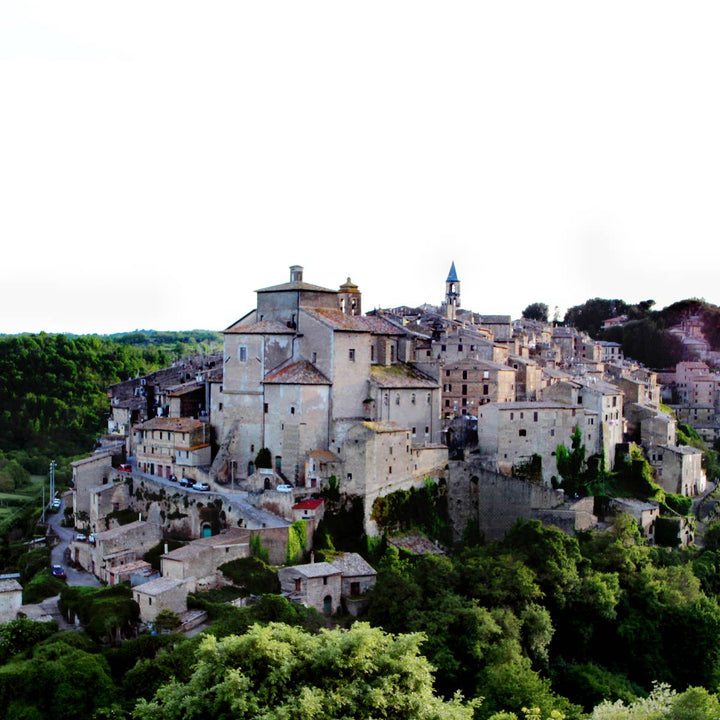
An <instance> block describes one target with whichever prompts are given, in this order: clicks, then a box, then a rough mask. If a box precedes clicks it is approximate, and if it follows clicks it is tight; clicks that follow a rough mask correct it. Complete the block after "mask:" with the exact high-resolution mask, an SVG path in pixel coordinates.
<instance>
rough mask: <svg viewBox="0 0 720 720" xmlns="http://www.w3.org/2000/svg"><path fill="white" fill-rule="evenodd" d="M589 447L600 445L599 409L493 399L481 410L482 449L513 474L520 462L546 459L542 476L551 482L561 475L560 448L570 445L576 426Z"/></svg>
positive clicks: (543, 461) (543, 463) (479, 433)
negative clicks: (562, 445)
mask: <svg viewBox="0 0 720 720" xmlns="http://www.w3.org/2000/svg"><path fill="white" fill-rule="evenodd" d="M576 427H577V428H579V429H580V431H581V433H582V438H583V443H584V444H585V445H586V446H587V447H597V446H598V430H599V418H598V415H597V413H595V412H591V411H590V410H587V409H585V408H583V407H582V406H579V405H576V406H571V405H567V404H565V403H561V402H557V401H552V400H543V401H539V402H514V403H490V404H489V405H483V406H482V407H481V408H480V412H479V413H478V449H479V451H480V454H481V455H482V456H483V457H484V458H485V459H486V460H487V461H489V462H490V463H491V464H492V465H494V466H495V467H496V468H497V469H498V470H499V471H500V472H501V473H504V474H508V475H509V474H511V473H512V472H513V469H514V468H516V467H517V466H518V465H521V464H524V463H526V462H528V461H530V460H532V457H533V455H539V456H540V457H541V459H542V476H543V480H544V481H545V483H546V484H549V483H550V481H551V478H552V477H553V476H557V475H558V471H557V462H556V459H555V457H556V450H557V446H558V445H559V444H560V443H563V444H564V445H565V446H566V447H568V448H570V447H571V444H572V441H571V436H572V434H573V432H574V431H575V428H576Z"/></svg>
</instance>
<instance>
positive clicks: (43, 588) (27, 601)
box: [22, 568, 67, 605]
mask: <svg viewBox="0 0 720 720" xmlns="http://www.w3.org/2000/svg"><path fill="white" fill-rule="evenodd" d="M66 587H67V586H66V585H65V583H64V582H63V581H62V580H59V579H58V578H56V577H53V576H52V575H51V574H50V570H49V569H48V568H45V569H43V570H41V571H40V572H38V573H36V574H35V576H34V577H33V579H32V580H30V582H29V583H28V584H27V585H25V587H24V588H23V594H22V601H23V605H34V604H35V603H39V602H42V601H43V600H45V599H46V598H49V597H54V596H55V595H59V594H60V592H61V591H62V590H63V589H64V588H66Z"/></svg>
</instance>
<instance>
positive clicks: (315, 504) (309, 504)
mask: <svg viewBox="0 0 720 720" xmlns="http://www.w3.org/2000/svg"><path fill="white" fill-rule="evenodd" d="M322 504H323V501H322V500H321V499H320V498H308V499H307V500H303V501H302V502H299V503H297V504H296V505H293V506H292V509H293V510H317V509H318V508H319V507H320V506H321V505H322Z"/></svg>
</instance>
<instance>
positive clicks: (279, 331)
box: [225, 320, 295, 335]
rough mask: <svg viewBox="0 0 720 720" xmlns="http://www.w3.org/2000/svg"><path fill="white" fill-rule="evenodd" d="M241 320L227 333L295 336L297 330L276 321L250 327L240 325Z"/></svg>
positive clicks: (264, 321)
mask: <svg viewBox="0 0 720 720" xmlns="http://www.w3.org/2000/svg"><path fill="white" fill-rule="evenodd" d="M240 322H241V320H238V322H236V323H235V324H234V325H231V326H230V327H229V328H228V329H227V330H225V332H226V333H228V334H230V333H233V334H235V335H294V334H295V330H294V329H293V328H289V327H288V326H287V325H283V324H282V323H279V322H276V321H275V320H260V321H258V322H255V323H250V324H249V325H240Z"/></svg>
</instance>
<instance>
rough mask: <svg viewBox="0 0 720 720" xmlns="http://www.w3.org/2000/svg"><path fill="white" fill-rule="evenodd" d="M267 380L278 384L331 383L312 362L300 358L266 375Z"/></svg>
mask: <svg viewBox="0 0 720 720" xmlns="http://www.w3.org/2000/svg"><path fill="white" fill-rule="evenodd" d="M265 382H266V383H269V384H276V385H330V384H331V383H330V381H329V380H328V379H327V378H326V377H325V375H323V374H322V373H321V372H320V371H319V370H318V369H317V368H316V367H315V366H314V365H313V364H312V363H310V362H308V361H307V360H299V361H298V362H295V363H293V364H292V365H287V366H286V367H284V368H280V370H274V371H273V372H271V373H269V374H268V375H266V376H265Z"/></svg>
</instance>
